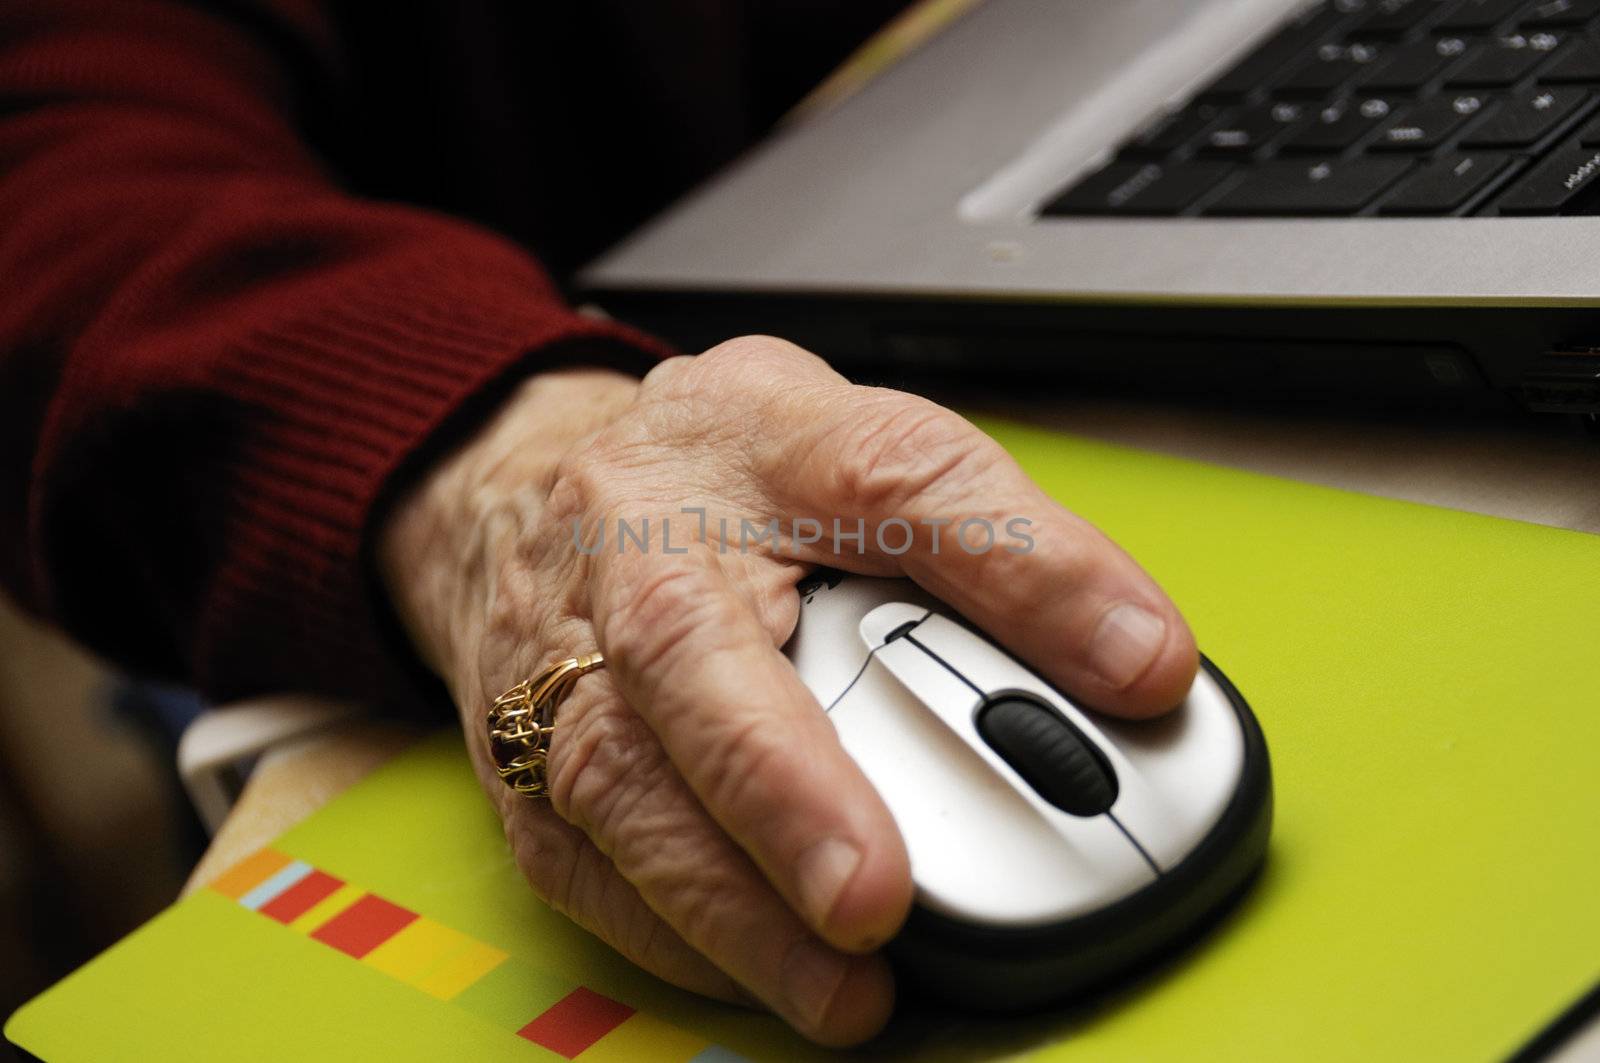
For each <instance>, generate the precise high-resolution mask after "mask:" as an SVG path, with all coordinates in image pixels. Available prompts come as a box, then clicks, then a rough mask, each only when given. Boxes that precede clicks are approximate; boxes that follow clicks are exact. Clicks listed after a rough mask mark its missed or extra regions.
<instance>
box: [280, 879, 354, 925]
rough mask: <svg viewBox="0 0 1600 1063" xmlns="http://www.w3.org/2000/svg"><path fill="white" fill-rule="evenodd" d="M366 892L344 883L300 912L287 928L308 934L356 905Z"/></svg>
mask: <svg viewBox="0 0 1600 1063" xmlns="http://www.w3.org/2000/svg"><path fill="white" fill-rule="evenodd" d="M366 892H367V891H366V890H364V889H362V888H361V887H360V886H352V885H350V884H349V883H348V882H346V883H345V884H344V885H343V886H340V887H339V888H338V889H336V890H334V891H333V892H332V893H330V894H328V895H327V896H326V897H324V898H322V900H320V901H318V902H317V903H316V904H314V905H312V906H311V907H310V908H307V909H306V910H305V911H304V912H301V913H300V916H299V918H297V919H295V920H294V921H293V922H291V923H290V924H289V928H290V929H291V930H298V931H300V933H302V934H309V933H311V932H312V931H313V930H316V929H317V928H318V927H320V926H321V925H322V924H323V923H326V922H327V921H328V920H329V919H332V918H333V917H334V916H336V915H338V914H339V913H340V912H342V911H344V910H345V909H346V908H348V907H350V906H351V905H352V904H354V903H356V901H358V900H360V899H361V897H362V896H363V895H365V894H366Z"/></svg>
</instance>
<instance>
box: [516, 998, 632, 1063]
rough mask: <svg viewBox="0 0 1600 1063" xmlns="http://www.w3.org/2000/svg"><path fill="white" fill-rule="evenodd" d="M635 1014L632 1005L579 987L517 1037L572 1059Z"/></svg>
mask: <svg viewBox="0 0 1600 1063" xmlns="http://www.w3.org/2000/svg"><path fill="white" fill-rule="evenodd" d="M632 1014H633V1009H632V1008H630V1007H628V1005H626V1004H621V1003H618V1002H617V1001H615V1000H612V999H611V998H610V997H603V996H601V995H600V994H599V993H596V992H595V991H594V990H592V989H585V988H583V987H582V986H579V987H578V988H577V989H574V990H573V991H572V992H570V993H568V994H567V995H566V996H564V997H562V998H561V999H560V1000H558V1001H556V1002H555V1004H554V1005H552V1006H551V1008H550V1010H549V1011H546V1012H545V1013H544V1014H543V1015H540V1016H539V1017H538V1018H537V1019H534V1020H533V1021H532V1022H530V1023H528V1025H526V1026H524V1027H523V1028H522V1029H520V1030H518V1031H517V1036H518V1037H523V1038H526V1039H527V1040H529V1041H532V1042H533V1043H534V1044H536V1045H543V1046H544V1047H545V1048H548V1049H549V1050H550V1051H552V1052H557V1053H560V1054H561V1055H563V1056H566V1057H567V1058H568V1059H572V1058H574V1057H576V1056H577V1054H578V1053H579V1052H582V1051H583V1050H584V1049H585V1048H588V1047H589V1046H590V1045H592V1044H594V1043H595V1042H596V1041H598V1040H600V1038H602V1037H604V1036H605V1035H606V1034H608V1033H610V1032H611V1031H612V1030H615V1029H616V1028H617V1027H618V1026H621V1025H622V1023H623V1021H624V1020H626V1019H627V1018H628V1016H630V1015H632Z"/></svg>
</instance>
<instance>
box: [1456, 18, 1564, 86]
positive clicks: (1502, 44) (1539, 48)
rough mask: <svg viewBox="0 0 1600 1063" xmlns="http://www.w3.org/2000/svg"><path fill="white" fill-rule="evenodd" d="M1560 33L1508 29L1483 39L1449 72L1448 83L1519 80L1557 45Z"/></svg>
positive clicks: (1494, 82) (1476, 83)
mask: <svg viewBox="0 0 1600 1063" xmlns="http://www.w3.org/2000/svg"><path fill="white" fill-rule="evenodd" d="M1562 40H1563V38H1562V36H1561V34H1559V33H1549V32H1546V31H1540V32H1538V33H1526V34H1525V33H1511V34H1507V35H1506V36H1504V37H1495V38H1494V39H1493V40H1489V41H1485V42H1484V43H1483V44H1480V45H1478V46H1477V47H1475V48H1473V49H1472V50H1471V51H1469V52H1468V53H1467V58H1466V59H1465V60H1463V61H1462V63H1461V65H1460V66H1458V67H1456V68H1455V69H1454V70H1452V71H1451V72H1450V77H1449V81H1448V84H1451V85H1509V84H1511V83H1512V82H1513V81H1521V80H1522V79H1523V78H1524V77H1525V76H1526V75H1528V74H1530V73H1532V72H1533V68H1534V67H1536V66H1538V65H1539V64H1540V63H1542V62H1544V61H1545V60H1546V59H1548V58H1549V57H1550V53H1551V52H1553V51H1555V50H1556V49H1557V48H1558V47H1560V45H1561V42H1562Z"/></svg>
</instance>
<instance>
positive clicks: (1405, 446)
mask: <svg viewBox="0 0 1600 1063" xmlns="http://www.w3.org/2000/svg"><path fill="white" fill-rule="evenodd" d="M947 401H948V400H947ZM957 401H959V402H960V403H961V405H963V407H964V408H967V409H981V410H984V411H985V412H989V413H993V414H997V415H1003V416H1007V417H1010V418H1013V419H1016V420H1021V421H1027V422H1030V423H1034V424H1038V425H1041V426H1043V427H1047V428H1052V429H1056V430H1058V431H1064V432H1075V433H1078V434H1080V435H1085V436H1090V437H1093V438H1097V439H1103V440H1107V441H1109V442H1115V443H1124V444H1127V445H1130V446H1137V447H1142V448H1145V449H1148V450H1154V451H1160V452H1164V453H1168V454H1174V455H1177V456H1180V457H1186V458H1193V459H1196V460H1200V461H1209V462H1215V463H1217V464H1220V465H1229V466H1233V467H1236V468H1241V469H1250V470H1252V471H1256V472H1263V473H1268V474H1271V475H1276V476H1284V477H1288V478H1291V479H1297V480H1304V481H1307V482H1311V483H1319V484H1326V485H1328V486H1332V487H1341V488H1345V489H1348V490H1352V491H1362V492H1365V493H1368V494H1374V495H1381V496H1385V497H1388V498H1399V499H1406V500H1410V501H1415V502H1426V503H1430V504H1433V505H1439V506H1449V507H1452V508H1455V509H1463V510H1468V511H1472V512H1477V513H1486V514H1490V515H1493V516H1498V517H1507V518H1511V519H1515V520H1526V521H1531V522H1534V523H1538V524H1547V525H1551V526H1554V527H1560V528H1570V529H1574V530H1579V531H1585V532H1591V533H1597V534H1600V438H1596V437H1589V436H1585V435H1583V434H1581V433H1579V432H1578V431H1576V430H1575V429H1574V428H1573V427H1572V426H1571V425H1569V424H1568V423H1566V422H1565V421H1562V420H1560V419H1554V418H1552V419H1548V420H1543V419H1535V420H1527V419H1521V418H1492V419H1474V420H1470V421H1468V420H1463V419H1451V418H1434V417H1430V418H1427V419H1419V418H1415V417H1411V418H1407V417H1398V416H1393V417H1391V416H1377V415H1366V416H1356V417H1335V416H1332V415H1327V414H1304V413H1296V414H1283V413H1269V412H1255V411H1240V410H1225V411H1224V410H1211V409H1200V408H1194V407H1182V406H1170V405H1164V404H1156V403H1147V402H1133V401H1125V400H1118V401H1107V400H1099V399H1097V400H1094V401H1088V400H1083V401H1061V400H1050V401H1023V402H1019V401H1015V400H1010V399H1007V400H1003V401H1000V400H980V401H979V402H978V403H977V404H974V403H973V402H972V400H971V398H970V396H969V397H968V398H966V399H965V400H959V399H958V400H957ZM410 737H412V735H411V734H410V733H408V732H405V731H403V730H401V729H398V728H383V729H380V730H376V731H375V730H373V728H372V725H370V724H368V725H365V726H364V727H360V728H353V727H345V728H341V729H336V730H334V731H330V732H328V733H326V734H325V735H322V736H319V737H317V738H313V739H310V740H306V741H302V742H300V743H297V744H296V745H294V746H292V747H289V748H286V749H280V750H276V751H274V752H273V753H272V754H271V755H270V756H268V757H266V758H264V759H263V762H262V764H261V765H260V767H259V768H258V769H257V770H256V772H255V774H254V775H253V776H252V777H251V779H250V782H249V784H248V785H247V786H246V788H245V791H244V794H243V795H242V797H241V798H240V800H239V803H238V805H237V806H236V807H235V809H234V811H233V813H232V815H231V816H230V817H229V819H228V821H227V822H226V823H225V824H224V825H223V828H222V830H221V831H219V832H218V834H217V836H216V838H215V839H214V840H213V841H212V844H211V848H210V849H209V850H208V851H207V852H206V854H205V857H204V858H203V859H202V860H201V861H200V863H199V864H198V865H197V866H196V868H195V870H194V874H193V875H192V877H191V878H190V880H189V885H188V887H187V888H188V889H194V888H196V887H197V886H199V885H202V884H204V883H205V882H207V881H209V880H210V879H211V878H213V877H214V876H215V875H216V874H218V873H219V872H220V871H222V870H223V869H224V868H226V867H228V866H229V865H230V864H232V863H234V862H235V861H237V860H239V859H240V858H242V857H244V856H245V855H248V854H249V853H250V852H253V851H254V850H255V849H258V848H260V847H261V846H263V845H265V844H266V843H267V842H269V841H271V840H272V838H274V837H276V836H277V835H278V834H280V833H281V832H282V831H284V830H286V829H288V828H289V827H290V826H293V825H294V824H295V823H297V822H299V821H300V820H301V819H303V818H305V817H306V816H308V815H310V814H311V813H312V812H313V811H315V810H316V809H317V808H318V807H320V806H321V805H322V804H323V803H324V802H326V801H327V800H328V799H329V798H331V797H332V796H333V795H334V794H336V793H338V792H339V791H340V790H341V789H343V788H344V787H346V786H348V785H350V784H351V783H353V782H355V781H356V780H358V779H360V778H361V777H362V776H363V775H365V774H367V773H368V772H369V771H371V770H372V769H373V768H375V767H377V765H379V764H381V763H382V762H383V761H384V760H386V759H388V757H390V756H392V755H393V754H394V753H395V752H397V751H398V750H399V749H400V748H402V747H403V746H404V745H405V743H406V741H407V740H408V739H409V738H410ZM1586 1053H1592V1055H1589V1054H1586ZM1561 1058H1562V1059H1571V1060H1577V1059H1579V1058H1600V1023H1596V1024H1593V1025H1591V1026H1590V1028H1589V1029H1588V1030H1587V1032H1586V1033H1585V1034H1584V1035H1583V1038H1582V1043H1581V1044H1579V1043H1574V1044H1571V1045H1569V1046H1567V1048H1566V1049H1564V1050H1563V1052H1562V1053H1561Z"/></svg>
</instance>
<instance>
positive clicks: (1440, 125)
mask: <svg viewBox="0 0 1600 1063" xmlns="http://www.w3.org/2000/svg"><path fill="white" fill-rule="evenodd" d="M1485 102H1486V101H1485V99H1484V98H1483V97H1482V96H1479V95H1476V94H1474V93H1460V94H1455V95H1452V94H1448V93H1447V94H1445V95H1443V96H1435V97H1434V98H1433V99H1431V100H1429V101H1427V102H1426V103H1420V104H1418V105H1417V106H1415V107H1409V108H1407V109H1406V110H1404V111H1402V112H1400V113H1399V114H1397V115H1395V116H1394V117H1393V118H1391V119H1390V120H1389V121H1388V123H1387V124H1385V125H1384V127H1383V129H1382V130H1381V131H1380V132H1379V133H1378V138H1377V139H1376V140H1374V141H1373V142H1372V144H1371V145H1370V146H1369V147H1370V150H1372V151H1428V150H1430V149H1432V148H1436V147H1438V146H1439V145H1440V144H1443V143H1444V142H1445V141H1446V140H1448V139H1449V138H1450V134H1452V133H1454V132H1455V131H1456V130H1457V129H1459V128H1460V127H1461V123H1463V122H1465V121H1466V120H1467V119H1469V118H1471V117H1472V116H1473V115H1475V114H1477V113H1478V112H1479V111H1481V110H1483V105H1484V103H1485Z"/></svg>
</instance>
